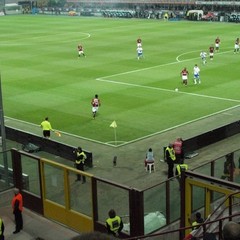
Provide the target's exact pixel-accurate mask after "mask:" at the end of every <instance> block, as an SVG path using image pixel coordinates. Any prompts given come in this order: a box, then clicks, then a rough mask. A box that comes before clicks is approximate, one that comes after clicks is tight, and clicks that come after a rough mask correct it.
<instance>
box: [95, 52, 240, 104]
mask: <svg viewBox="0 0 240 240" xmlns="http://www.w3.org/2000/svg"><path fill="white" fill-rule="evenodd" d="M231 51H232V50H228V51H224V52H221V53H218V54H225V53H229V52H231ZM192 52H196V51H191V52H186V53H183V54H181V55H179V56H177V58H176V59H177V61H176V62H171V63H165V64H160V65H156V66H152V67H148V68H142V69H138V70H132V71H128V72H122V73H117V74H114V75H110V76H105V77H100V78H96V80H97V81H102V82H108V83H113V84H122V85H126V86H132V87H139V88H145V89H152V90H158V91H165V92H175V90H170V89H165V88H157V87H150V86H143V85H139V84H133V83H123V82H118V81H115V80H107V79H106V78H113V77H115V76H121V75H127V74H132V73H136V72H141V71H146V70H149V69H153V68H158V67H164V66H169V65H173V64H178V63H181V62H187V61H192V60H195V59H199V57H196V58H190V59H185V60H182V61H180V60H179V57H180V56H183V55H184V54H188V53H192ZM178 93H181V94H186V95H191V96H197V97H204V98H211V99H216V100H223V101H229V102H236V103H240V100H237V99H231V98H221V97H215V96H208V95H203V94H197V93H188V92H182V91H178Z"/></svg>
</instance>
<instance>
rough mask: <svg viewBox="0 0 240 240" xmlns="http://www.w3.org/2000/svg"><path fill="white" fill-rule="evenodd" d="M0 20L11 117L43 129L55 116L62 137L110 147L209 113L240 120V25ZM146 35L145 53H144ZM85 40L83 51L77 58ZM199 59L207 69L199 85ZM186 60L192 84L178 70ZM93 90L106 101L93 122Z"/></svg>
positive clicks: (4, 81) (1, 60)
mask: <svg viewBox="0 0 240 240" xmlns="http://www.w3.org/2000/svg"><path fill="white" fill-rule="evenodd" d="M0 27H1V39H0V53H1V54H0V66H1V68H0V70H1V80H2V95H3V105H4V115H5V116H6V118H9V119H14V121H23V122H26V123H29V124H33V125H36V126H37V125H39V124H40V122H41V121H42V120H43V119H44V118H45V117H46V116H48V117H49V119H50V122H51V124H52V126H53V128H54V129H57V130H59V131H60V132H62V133H63V134H72V135H75V136H79V137H82V138H85V139H89V140H93V141H96V142H100V143H104V144H110V145H111V144H113V145H115V144H117V145H122V144H128V143H131V142H133V141H137V140H139V139H144V138H147V137H150V136H153V135H156V134H158V133H161V132H164V131H167V130H169V129H173V128H177V127H178V126H182V125H186V124H189V123H192V122H195V121H201V120H202V119H206V118H209V117H211V116H215V121H217V119H218V118H219V119H220V118H223V117H224V118H229V117H230V116H231V115H232V114H234V115H235V116H233V118H235V119H239V111H236V110H237V109H239V105H240V94H239V89H240V80H239V63H240V53H239V54H234V53H233V50H234V43H235V40H236V38H237V37H239V25H238V24H235V23H234V24H231V23H223V22H189V21H172V22H170V21H169V22H163V21H159V20H150V19H109V18H91V17H90V18H88V17H67V16H40V15H22V16H19V15H16V16H4V17H1V18H0ZM139 37H140V38H141V39H142V44H143V54H144V57H143V59H140V60H137V53H136V40H137V38H139ZM217 37H219V38H220V39H221V44H220V51H219V52H215V54H214V59H213V61H210V60H209V57H207V63H206V64H205V65H203V64H202V62H201V59H200V56H199V54H200V52H201V50H203V51H206V52H207V53H208V49H209V47H210V45H214V41H215V39H216V38H217ZM79 43H81V44H82V45H83V47H84V50H85V54H86V57H80V58H78V52H77V45H78V44H79ZM195 64H197V65H198V66H199V67H200V69H201V71H200V77H201V84H197V85H195V84H194V82H193V67H194V65H195ZM184 67H186V68H187V69H188V71H189V81H188V86H183V85H182V81H181V77H180V72H181V70H182V69H183V68H184ZM176 88H178V91H177V92H176V91H175V89H176ZM95 94H98V95H99V98H100V100H101V103H102V105H101V107H100V109H99V112H98V114H97V117H96V119H95V120H94V119H93V118H92V112H91V110H92V109H91V104H90V103H91V99H92V98H93V97H94V95H95ZM232 110H234V111H233V113H232ZM231 117H232V116H231ZM113 121H116V123H117V128H115V129H113V128H111V127H110V125H111V123H112V122H113Z"/></svg>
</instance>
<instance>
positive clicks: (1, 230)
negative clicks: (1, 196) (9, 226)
mask: <svg viewBox="0 0 240 240" xmlns="http://www.w3.org/2000/svg"><path fill="white" fill-rule="evenodd" d="M4 229H5V227H4V223H3V220H2V218H0V240H4Z"/></svg>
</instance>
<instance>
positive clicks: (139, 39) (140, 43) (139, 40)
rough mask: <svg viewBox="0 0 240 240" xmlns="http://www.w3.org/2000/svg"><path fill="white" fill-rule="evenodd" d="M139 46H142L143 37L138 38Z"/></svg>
mask: <svg viewBox="0 0 240 240" xmlns="http://www.w3.org/2000/svg"><path fill="white" fill-rule="evenodd" d="M137 47H142V39H141V38H138V39H137Z"/></svg>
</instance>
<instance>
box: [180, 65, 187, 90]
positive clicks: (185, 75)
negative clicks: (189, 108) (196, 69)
mask: <svg viewBox="0 0 240 240" xmlns="http://www.w3.org/2000/svg"><path fill="white" fill-rule="evenodd" d="M180 75H181V76H182V83H183V85H185V86H187V84H188V75H189V72H188V70H187V68H184V69H183V70H182V71H181V73H180Z"/></svg>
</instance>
